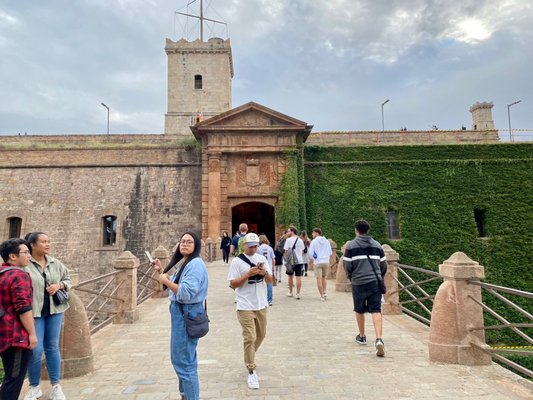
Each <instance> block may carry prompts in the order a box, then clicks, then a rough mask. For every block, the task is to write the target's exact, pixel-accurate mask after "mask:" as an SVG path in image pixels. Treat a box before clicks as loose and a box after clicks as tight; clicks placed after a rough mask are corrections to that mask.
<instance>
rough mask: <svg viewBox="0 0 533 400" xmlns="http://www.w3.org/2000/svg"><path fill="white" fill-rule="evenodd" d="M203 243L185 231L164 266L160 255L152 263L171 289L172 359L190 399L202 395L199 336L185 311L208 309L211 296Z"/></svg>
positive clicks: (190, 313) (185, 396) (191, 313)
mask: <svg viewBox="0 0 533 400" xmlns="http://www.w3.org/2000/svg"><path fill="white" fill-rule="evenodd" d="M201 247H202V244H201V242H200V238H199V237H198V235H196V234H195V233H193V232H185V233H184V234H183V235H182V236H181V238H180V241H179V244H178V247H177V249H176V251H175V253H174V255H173V256H172V259H171V260H170V262H169V264H168V265H167V266H166V267H165V269H164V270H162V267H161V262H160V261H159V260H158V259H156V260H155V261H154V262H153V263H152V267H153V268H154V269H155V270H156V271H158V272H159V273H160V275H159V278H158V279H159V282H161V283H162V284H163V285H165V286H166V287H168V289H169V291H168V293H169V294H168V298H169V300H170V319H171V330H170V360H171V362H172V366H173V367H174V370H175V371H176V374H177V375H178V381H179V391H180V394H181V397H182V399H186V400H198V399H199V398H200V383H199V380H198V360H197V357H196V346H197V345H198V339H191V338H190V337H189V336H188V335H187V331H186V329H185V322H184V320H183V314H187V315H188V316H190V317H195V316H197V315H200V314H202V313H203V312H204V304H203V303H204V300H205V298H206V297H207V286H208V279H207V268H206V267H205V264H204V262H203V260H202V259H201V258H200V250H201ZM174 266H176V267H177V268H176V272H174V274H173V275H172V276H169V275H167V274H166V272H167V271H169V270H170V269H171V268H172V267H174ZM178 274H179V276H178ZM182 313H183V314H182Z"/></svg>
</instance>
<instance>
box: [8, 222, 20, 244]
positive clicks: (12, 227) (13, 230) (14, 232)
mask: <svg viewBox="0 0 533 400" xmlns="http://www.w3.org/2000/svg"><path fill="white" fill-rule="evenodd" d="M7 223H8V225H9V238H8V239H11V238H19V237H20V231H21V228H22V219H21V218H19V217H11V218H8V219H7Z"/></svg>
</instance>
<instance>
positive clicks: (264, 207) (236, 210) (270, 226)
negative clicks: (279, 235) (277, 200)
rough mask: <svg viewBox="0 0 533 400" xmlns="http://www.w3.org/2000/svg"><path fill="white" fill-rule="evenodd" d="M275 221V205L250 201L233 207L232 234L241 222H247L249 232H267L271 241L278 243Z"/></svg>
mask: <svg viewBox="0 0 533 400" xmlns="http://www.w3.org/2000/svg"><path fill="white" fill-rule="evenodd" d="M275 221H276V218H275V214H274V207H273V206H271V205H269V204H265V203H260V202H257V201H250V202H247V203H242V204H239V205H238V206H235V207H233V208H232V209H231V233H232V234H233V233H235V232H236V231H237V230H238V229H239V225H240V224H241V222H246V224H248V231H249V232H255V233H257V234H258V235H261V234H265V235H266V236H267V238H268V240H269V241H270V243H272V244H274V243H276V226H275Z"/></svg>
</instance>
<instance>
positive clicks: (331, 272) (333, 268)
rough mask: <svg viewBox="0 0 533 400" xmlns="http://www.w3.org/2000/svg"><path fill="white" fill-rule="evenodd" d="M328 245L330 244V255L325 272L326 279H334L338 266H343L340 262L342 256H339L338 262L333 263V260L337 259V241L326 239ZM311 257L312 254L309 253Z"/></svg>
mask: <svg viewBox="0 0 533 400" xmlns="http://www.w3.org/2000/svg"><path fill="white" fill-rule="evenodd" d="M328 242H329V245H330V246H331V256H330V257H329V265H328V270H327V272H326V278H327V279H335V277H336V276H337V271H338V270H339V268H344V264H343V263H342V257H341V258H339V263H338V264H337V265H335V261H337V243H335V242H334V241H333V240H331V239H328ZM310 257H312V254H311V255H310Z"/></svg>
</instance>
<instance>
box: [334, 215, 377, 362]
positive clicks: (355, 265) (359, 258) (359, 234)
mask: <svg viewBox="0 0 533 400" xmlns="http://www.w3.org/2000/svg"><path fill="white" fill-rule="evenodd" d="M369 230H370V225H369V224H368V222H366V221H365V220H359V221H357V222H356V223H355V235H356V237H355V239H353V240H350V241H349V242H348V243H346V250H345V252H344V269H345V270H346V276H347V278H348V279H349V280H350V281H351V282H352V296H353V303H354V311H355V319H356V321H357V327H358V328H359V334H358V335H357V336H356V337H355V342H356V343H358V344H361V345H366V335H365V313H366V312H369V313H370V314H371V315H372V322H373V323H374V331H375V333H376V344H375V346H376V355H377V356H378V357H383V356H384V355H385V344H384V343H383V340H382V338H381V334H382V325H383V321H382V317H381V294H382V291H381V290H382V288H383V289H384V285H382V283H383V279H384V277H385V273H386V272H387V261H386V258H385V253H384V251H383V248H382V247H381V244H379V243H378V242H377V241H375V240H374V239H372V237H371V236H369V235H368V231H369Z"/></svg>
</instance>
